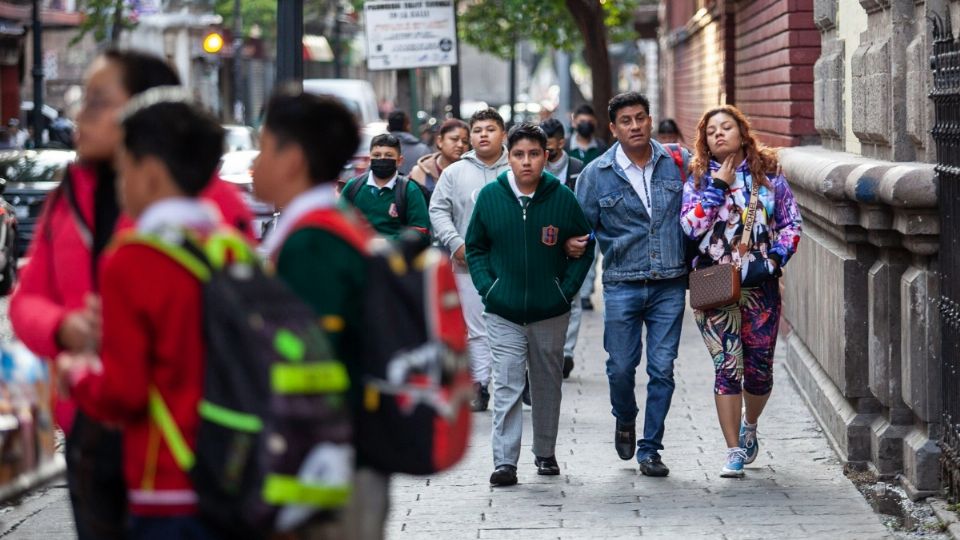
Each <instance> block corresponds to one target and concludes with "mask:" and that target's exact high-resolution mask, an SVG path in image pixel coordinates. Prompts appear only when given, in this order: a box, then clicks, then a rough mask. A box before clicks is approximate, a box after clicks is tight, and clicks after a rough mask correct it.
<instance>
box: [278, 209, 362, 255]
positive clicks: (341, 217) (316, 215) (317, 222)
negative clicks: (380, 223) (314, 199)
mask: <svg viewBox="0 0 960 540" xmlns="http://www.w3.org/2000/svg"><path fill="white" fill-rule="evenodd" d="M350 212H351V214H348V213H347V212H346V211H344V210H338V209H335V208H328V209H321V210H314V211H313V212H309V213H307V215H305V216H303V217H302V218H300V220H299V221H297V223H296V224H295V225H294V226H293V227H292V228H291V230H290V235H289V236H292V235H293V233H295V232H297V231H299V230H301V229H307V228H314V229H322V230H324V231H327V232H329V233H330V234H333V235H334V236H336V237H338V238H340V239H341V240H343V241H344V242H346V243H347V244H349V245H350V246H351V247H353V248H354V249H356V250H357V251H359V252H360V253H362V254H363V255H367V254H368V253H369V250H368V247H367V243H368V242H369V241H370V239H371V238H372V237H373V235H372V234H371V233H370V231H369V229H368V228H366V227H365V226H364V225H365V224H364V222H363V221H361V220H360V219H356V220H353V219H351V216H355V215H356V212H358V211H357V210H355V209H351V210H350ZM289 236H288V238H289Z"/></svg>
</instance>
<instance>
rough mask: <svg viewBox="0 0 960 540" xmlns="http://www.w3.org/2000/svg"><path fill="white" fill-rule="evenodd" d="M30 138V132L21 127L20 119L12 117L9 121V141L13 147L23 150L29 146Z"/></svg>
mask: <svg viewBox="0 0 960 540" xmlns="http://www.w3.org/2000/svg"><path fill="white" fill-rule="evenodd" d="M28 140H30V134H29V133H27V131H25V130H24V129H22V128H21V127H20V120H19V119H17V118H11V119H10V120H8V121H7V141H8V142H9V143H10V146H11V147H12V148H16V149H17V150H23V149H24V148H26V147H27V141H28Z"/></svg>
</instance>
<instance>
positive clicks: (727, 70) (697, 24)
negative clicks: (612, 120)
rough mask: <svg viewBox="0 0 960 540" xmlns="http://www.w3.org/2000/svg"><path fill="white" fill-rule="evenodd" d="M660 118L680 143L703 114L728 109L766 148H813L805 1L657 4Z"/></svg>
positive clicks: (813, 47)
mask: <svg viewBox="0 0 960 540" xmlns="http://www.w3.org/2000/svg"><path fill="white" fill-rule="evenodd" d="M660 5H661V49H662V55H663V56H662V58H663V61H662V63H661V83H662V85H663V86H662V95H661V99H662V101H661V102H662V103H663V113H664V114H663V115H662V116H663V117H664V118H666V117H672V118H674V119H676V121H677V123H678V125H679V126H680V129H681V131H682V132H683V133H684V136H685V137H686V142H687V144H693V138H694V135H695V128H696V125H697V122H698V121H699V119H700V115H701V114H703V112H704V111H706V110H707V109H710V108H712V107H715V106H717V105H721V104H725V103H730V104H734V105H736V106H737V107H739V108H740V109H741V110H743V112H744V113H746V114H747V116H749V117H750V119H751V121H752V123H753V127H754V129H755V130H756V131H757V133H758V135H759V136H760V138H761V140H763V142H765V143H766V144H769V145H772V146H796V145H798V144H806V143H810V142H816V140H817V138H818V137H817V131H816V129H815V128H814V111H813V98H814V96H813V65H814V63H815V62H816V61H817V58H819V56H820V33H819V32H818V31H817V28H816V26H814V21H813V0H740V1H734V0H670V1H663V2H661V4H660Z"/></svg>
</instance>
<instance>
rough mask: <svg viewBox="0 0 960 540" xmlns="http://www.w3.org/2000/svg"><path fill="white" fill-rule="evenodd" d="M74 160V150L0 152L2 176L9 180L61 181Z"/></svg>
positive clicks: (0, 174)
mask: <svg viewBox="0 0 960 540" xmlns="http://www.w3.org/2000/svg"><path fill="white" fill-rule="evenodd" d="M72 160H73V153H72V152H24V153H16V154H6V155H4V154H0V176H2V177H3V178H5V179H6V180H7V181H8V182H59V181H60V180H63V174H64V172H65V171H66V169H67V164H69V163H70V162H71V161H72Z"/></svg>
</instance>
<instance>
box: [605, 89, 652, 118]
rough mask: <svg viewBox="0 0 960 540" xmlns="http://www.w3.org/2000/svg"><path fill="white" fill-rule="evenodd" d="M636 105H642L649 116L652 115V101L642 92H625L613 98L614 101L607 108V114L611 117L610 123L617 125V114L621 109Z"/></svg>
mask: <svg viewBox="0 0 960 540" xmlns="http://www.w3.org/2000/svg"><path fill="white" fill-rule="evenodd" d="M634 105H640V106H641V107H643V110H644V112H646V113H647V115H649V114H650V100H648V99H647V98H646V97H645V96H644V95H643V94H641V93H640V92H624V93H622V94H617V95H615V96H613V99H611V100H610V104H609V106H608V107H607V114H609V115H610V123H612V124H615V123H617V113H618V112H620V109H625V108H627V107H633V106H634Z"/></svg>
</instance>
